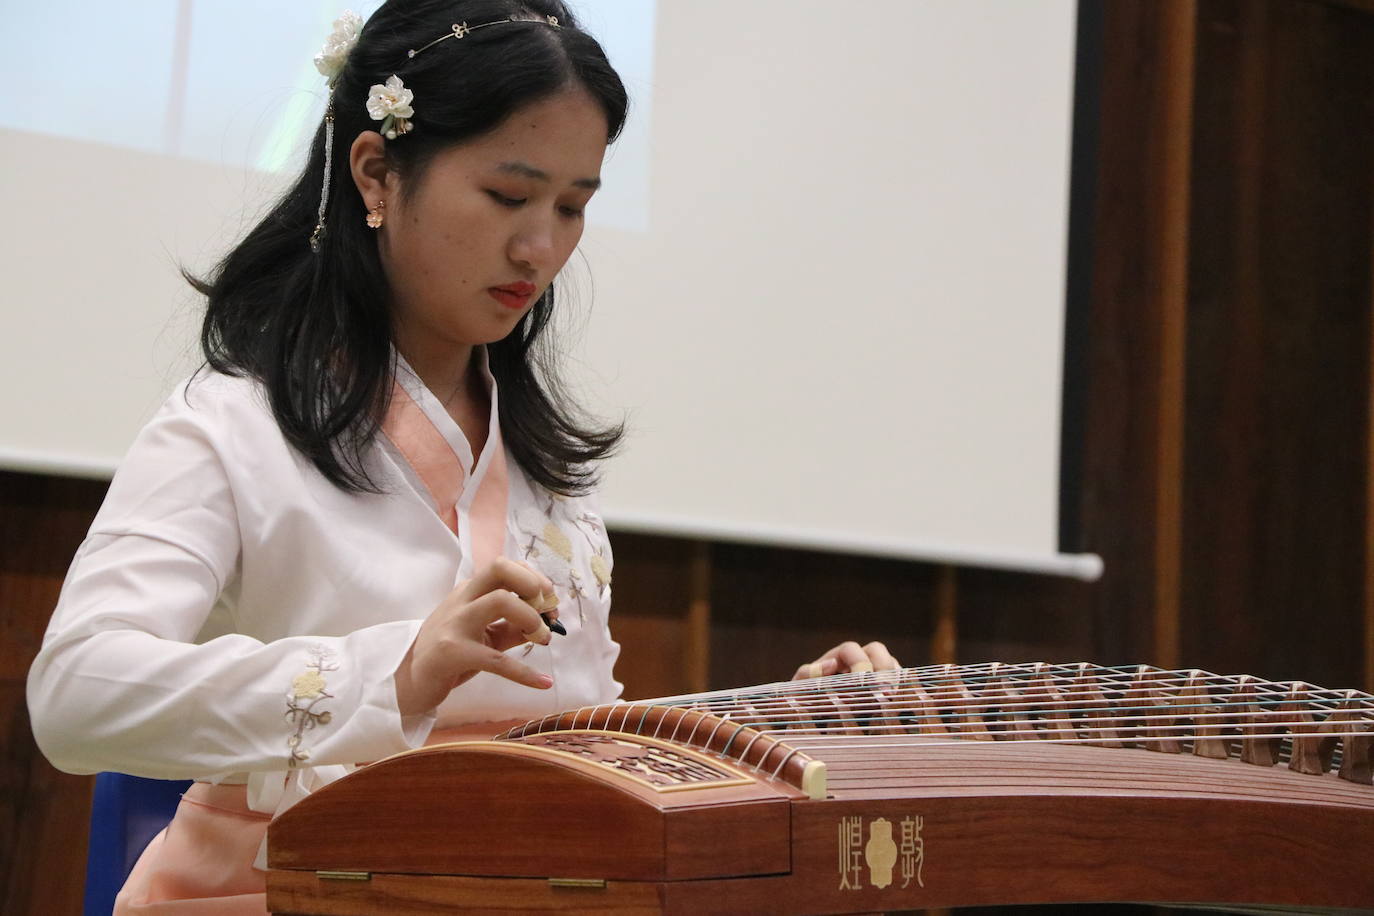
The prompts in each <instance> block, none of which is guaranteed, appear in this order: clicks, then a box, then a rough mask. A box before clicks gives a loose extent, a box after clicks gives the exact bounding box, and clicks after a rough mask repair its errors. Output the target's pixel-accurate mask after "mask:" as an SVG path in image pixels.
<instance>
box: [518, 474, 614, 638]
mask: <svg viewBox="0 0 1374 916" xmlns="http://www.w3.org/2000/svg"><path fill="white" fill-rule="evenodd" d="M544 495H545V496H546V497H547V503H546V504H545V505H544V507H543V511H542V512H541V511H540V509H538V508H535V507H529V508H526V509H525V510H523V511H522V512H520V513H518V514H517V516H516V527H517V528H518V529H519V532H520V541H521V549H522V558H523V559H524V560H525V561H526V562H528V563H530V565H532V566H534V568H535V569H537V570H539V571H540V572H542V573H543V574H544V575H546V576H548V577H549V579H550V580H551V581H552V582H553V583H554V585H555V586H557V588H558V590H559V592H560V594H562V595H564V596H565V597H567V598H569V599H571V600H572V601H573V602H575V603H576V605H577V616H578V620H579V622H581V623H586V606H585V604H584V599H586V598H589V597H591V595H590V594H588V592H587V591H586V588H585V587H584V583H588V584H590V579H595V581H596V586H597V587H598V588H599V590H600V592H601V597H603V598H604V597H605V594H606V588H607V587H608V586H609V585H610V582H611V564H610V562H609V560H608V559H607V557H606V556H605V553H606V529H605V526H604V525H603V524H602V522H601V519H600V518H598V517H597V516H596V515H595V514H593V513H591V512H587V511H583V510H582V508H581V502H580V501H579V500H575V499H569V498H568V497H564V496H558V495H556V494H552V493H546V494H544ZM582 543H585V544H586V545H587V546H586V548H585V549H581V550H579V545H580V544H582ZM579 553H580V554H581V556H579ZM587 572H590V573H591V576H590V577H588V576H587Z"/></svg>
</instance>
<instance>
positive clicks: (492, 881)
mask: <svg viewBox="0 0 1374 916" xmlns="http://www.w3.org/2000/svg"><path fill="white" fill-rule="evenodd" d="M660 888H661V886H660V885H658V884H652V883H642V882H629V881H610V882H607V883H606V886H605V887H558V886H555V885H551V884H549V882H548V881H544V880H539V879H536V878H455V877H452V876H449V875H423V876H421V875H373V876H372V877H371V878H370V879H369V880H367V881H338V880H332V879H329V878H319V877H317V876H316V875H315V873H314V872H274V873H273V880H272V882H271V883H269V885H268V887H267V908H268V910H269V911H270V912H272V913H273V914H275V916H378V914H381V913H385V914H387V916H439V914H444V916H450V914H453V913H468V914H471V913H565V914H594V913H611V914H615V916H650V914H658V913H662V912H663V901H662V893H661V889H660ZM712 911H715V907H712V906H707V907H706V908H705V909H699V910H697V912H698V913H701V912H712Z"/></svg>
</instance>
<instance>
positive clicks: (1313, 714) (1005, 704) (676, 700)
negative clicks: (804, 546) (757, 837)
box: [622, 663, 1374, 760]
mask: <svg viewBox="0 0 1374 916" xmlns="http://www.w3.org/2000/svg"><path fill="white" fill-rule="evenodd" d="M645 703H646V704H648V705H652V706H677V707H686V708H688V709H690V710H695V711H699V712H704V713H709V714H711V715H713V716H716V717H719V718H722V719H725V720H727V721H733V722H736V723H738V724H740V725H745V726H751V727H756V728H761V729H766V730H767V731H769V732H771V733H773V734H776V735H777V736H778V737H782V738H785V739H786V740H787V742H788V743H789V745H793V746H797V747H809V746H815V747H831V748H842V747H864V748H871V747H873V744H874V741H873V739H878V740H879V742H881V743H883V744H884V745H885V746H889V747H914V746H930V745H932V744H956V743H957V744H967V742H968V741H969V740H970V739H973V738H977V739H982V740H984V741H986V740H989V739H991V740H993V741H996V742H1016V741H1034V742H1037V743H1075V744H1082V743H1094V742H1099V743H1101V742H1128V743H1131V744H1151V743H1173V742H1191V741H1194V740H1218V741H1228V740H1229V741H1234V740H1236V739H1244V740H1247V741H1259V740H1275V741H1278V740H1282V739H1288V740H1290V741H1291V740H1292V739H1300V740H1312V741H1316V740H1321V739H1331V740H1332V741H1335V740H1337V739H1347V738H1352V737H1364V736H1369V735H1374V697H1371V696H1370V695H1369V694H1365V693H1361V692H1359V691H1354V690H1344V691H1336V690H1327V689H1324V688H1320V687H1317V686H1315V685H1312V684H1308V683H1305V682H1273V681H1264V680H1261V679H1258V678H1253V677H1250V676H1246V675H1235V676H1231V675H1216V674H1211V673H1209V672H1205V671H1199V670H1196V669H1187V670H1172V671H1171V670H1163V669H1158V668H1152V667H1148V666H1133V667H1130V668H1105V667H1100V666H1093V665H1088V664H1086V663H1079V664H1075V665H1046V664H1043V663H1037V664H1033V665H1006V664H1000V663H988V664H984V665H972V666H953V665H928V666H924V667H918V668H905V669H900V670H897V671H890V672H862V673H858V674H847V675H835V676H831V677H827V678H814V679H809V680H804V681H785V682H778V683H774V684H765V685H761V686H758V687H751V688H744V689H738V690H726V691H716V692H711V693H697V694H687V695H682V696H676V697H665V698H660V699H656V700H649V701H645ZM635 705H636V706H641V705H643V704H635ZM628 715H629V713H628V711H627V716H628ZM681 723H682V720H681V719H679V720H678V725H677V727H679V728H680V727H681ZM625 726H631V727H632V726H633V723H629V722H626V723H622V727H625ZM659 728H660V729H661V728H662V723H661V722H660V726H659ZM859 735H861V736H863V738H864V739H865V740H864V741H863V742H862V743H861V744H858V743H854V738H855V737H856V736H859ZM665 737H666V736H665ZM1337 753H1338V752H1337ZM1333 759H1337V760H1338V759H1339V758H1338V757H1336V758H1333Z"/></svg>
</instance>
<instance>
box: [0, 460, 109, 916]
mask: <svg viewBox="0 0 1374 916" xmlns="http://www.w3.org/2000/svg"><path fill="white" fill-rule="evenodd" d="M104 494H105V485H104V484H103V483H96V482H91V481H84V480H64V479H61V478H56V477H42V476H37V475H30V474H18V473H12V472H0V734H2V735H3V736H4V745H3V749H2V750H0V912H4V913H15V914H26V913H33V914H40V913H42V914H46V913H76V912H79V911H80V909H81V897H82V893H83V890H84V885H85V876H86V834H87V826H88V824H89V821H90V795H91V785H92V782H93V780H92V779H91V777H85V776H68V775H66V774H64V773H59V772H58V771H57V770H55V769H53V767H52V766H51V765H50V764H49V763H48V762H47V760H46V759H44V757H43V755H42V754H41V753H39V751H38V747H37V745H35V744H34V741H33V733H32V731H31V729H30V727H29V716H28V707H27V705H26V703H25V700H24V682H25V679H26V677H27V675H28V669H29V665H30V663H31V662H32V661H33V657H34V655H35V654H36V653H37V652H38V647H39V645H40V643H41V641H42V638H43V630H44V629H45V628H46V626H47V622H48V616H49V615H50V614H51V612H52V608H53V606H54V605H55V604H56V603H57V595H58V592H59V591H60V590H61V588H62V579H63V578H64V577H65V576H66V573H67V565H68V564H69V563H70V562H71V558H72V555H73V554H74V553H75V552H76V548H77V546H78V545H79V544H80V543H81V539H82V538H83V537H85V534H86V530H87V528H89V527H90V523H91V519H92V518H94V517H95V512H96V509H97V508H98V507H99V505H100V501H101V499H103V498H104Z"/></svg>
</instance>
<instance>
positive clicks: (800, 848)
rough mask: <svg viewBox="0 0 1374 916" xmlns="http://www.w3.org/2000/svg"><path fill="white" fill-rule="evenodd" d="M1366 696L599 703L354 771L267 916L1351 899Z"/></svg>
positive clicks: (906, 680) (318, 810)
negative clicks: (482, 738)
mask: <svg viewBox="0 0 1374 916" xmlns="http://www.w3.org/2000/svg"><path fill="white" fill-rule="evenodd" d="M1371 743H1374V697H1371V696H1370V695H1369V694H1365V693H1360V692H1358V691H1333V690H1323V689H1321V688H1317V687H1314V686H1312V685H1309V684H1302V683H1272V682H1267V681H1261V680H1257V679H1254V678H1250V677H1245V676H1220V675H1213V674H1208V673H1205V672H1200V671H1160V670H1157V669H1152V668H1147V667H1139V668H1102V667H1098V666H1094V665H1088V664H1077V665H1044V664H1034V665H1001V664H986V665H973V666H957V667H956V666H935V667H927V668H913V669H905V670H902V671H900V672H876V673H874V672H865V673H859V674H848V675H843V676H836V677H830V678H819V679H816V680H811V681H798V682H787V683H780V684H772V685H767V686H763V687H755V688H748V689H740V690H731V691H724V692H720V693H715V694H702V695H696V696H690V697H679V698H673V699H668V700H656V701H646V702H641V703H626V704H621V705H613V706H601V707H595V708H588V709H580V710H575V711H571V712H567V713H564V714H561V715H558V716H550V717H548V718H546V719H543V720H539V721H536V722H531V723H529V724H528V725H525V726H523V727H520V728H517V729H513V730H512V731H511V732H509V733H507V734H505V735H502V736H500V737H499V738H496V739H494V740H491V741H477V742H464V743H458V744H448V745H439V746H434V747H428V748H424V749H421V750H417V751H413V752H410V753H406V754H401V755H398V756H396V757H392V758H390V759H388V760H384V761H381V762H379V763H376V764H373V765H371V766H367V767H364V768H362V769H359V770H358V771H356V772H354V773H352V774H350V775H349V776H347V777H345V778H344V779H342V780H340V781H338V782H336V783H333V784H332V785H329V786H327V787H326V788H324V789H322V790H321V791H319V792H317V793H315V794H314V795H311V796H310V797H308V798H306V799H305V800H304V801H302V802H300V803H299V804H298V805H296V806H295V807H294V808H292V809H290V810H289V811H287V812H286V813H285V814H283V815H282V816H281V817H280V818H278V819H277V820H276V822H274V823H273V825H272V827H271V829H270V831H269V834H268V849H269V853H268V860H269V864H270V868H271V871H270V872H269V875H268V906H269V908H270V909H271V910H272V911H273V912H274V913H329V914H362V913H368V914H372V913H434V912H446V911H463V912H474V911H484V910H486V911H500V910H514V911H538V910H545V909H547V910H560V911H564V912H578V911H581V912H635V913H652V912H668V913H749V914H753V913H842V912H870V913H871V912H881V911H893V910H903V909H915V908H922V907H951V906H964V905H982V904H1016V903H1055V902H1060V903H1069V902H1093V901H1138V902H1154V903H1167V904H1189V903H1195V904H1213V905H1220V906H1224V907H1226V908H1227V909H1229V910H1231V911H1237V910H1239V911H1246V912H1272V911H1274V910H1275V909H1276V910H1277V911H1281V912H1291V911H1300V910H1338V911H1345V910H1351V911H1356V912H1360V911H1365V912H1374V786H1371V770H1370V752H1371Z"/></svg>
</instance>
